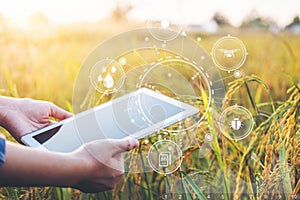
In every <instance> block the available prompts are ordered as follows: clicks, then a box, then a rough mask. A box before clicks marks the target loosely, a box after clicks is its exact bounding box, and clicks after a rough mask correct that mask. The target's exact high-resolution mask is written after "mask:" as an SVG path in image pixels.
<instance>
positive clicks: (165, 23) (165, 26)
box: [160, 19, 170, 29]
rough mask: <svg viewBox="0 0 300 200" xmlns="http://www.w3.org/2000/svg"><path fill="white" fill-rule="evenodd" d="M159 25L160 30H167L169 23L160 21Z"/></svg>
mask: <svg viewBox="0 0 300 200" xmlns="http://www.w3.org/2000/svg"><path fill="white" fill-rule="evenodd" d="M160 25H161V27H162V28H164V29H167V28H169V26H170V22H169V21H168V20H166V19H165V20H162V21H161V24H160Z"/></svg>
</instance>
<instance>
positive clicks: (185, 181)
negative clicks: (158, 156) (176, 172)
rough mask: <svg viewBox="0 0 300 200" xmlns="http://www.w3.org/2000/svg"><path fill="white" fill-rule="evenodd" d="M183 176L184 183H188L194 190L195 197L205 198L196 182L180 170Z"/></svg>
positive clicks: (203, 199)
mask: <svg viewBox="0 0 300 200" xmlns="http://www.w3.org/2000/svg"><path fill="white" fill-rule="evenodd" d="M180 173H181V174H182V175H183V177H184V178H185V179H184V183H185V184H188V185H189V186H190V187H191V188H192V190H193V191H194V192H195V194H196V195H197V197H198V198H199V199H200V200H206V197H205V195H204V194H203V193H202V192H201V190H200V189H199V187H198V186H197V185H196V183H195V182H194V181H193V180H192V179H191V178H190V177H189V176H188V175H187V174H186V173H184V172H180Z"/></svg>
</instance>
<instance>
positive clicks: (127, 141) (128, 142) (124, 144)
mask: <svg viewBox="0 0 300 200" xmlns="http://www.w3.org/2000/svg"><path fill="white" fill-rule="evenodd" d="M112 143H113V146H115V147H116V149H115V152H114V153H113V157H114V156H115V155H117V154H120V153H122V152H126V151H130V150H131V149H134V148H136V147H138V146H139V141H138V140H137V139H135V138H133V137H126V138H123V139H119V140H112Z"/></svg>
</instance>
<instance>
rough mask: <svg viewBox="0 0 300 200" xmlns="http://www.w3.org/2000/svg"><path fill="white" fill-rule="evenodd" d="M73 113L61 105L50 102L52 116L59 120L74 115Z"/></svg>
mask: <svg viewBox="0 0 300 200" xmlns="http://www.w3.org/2000/svg"><path fill="white" fill-rule="evenodd" d="M72 116H73V115H72V114H71V113H69V112H67V111H65V110H63V109H61V108H60V107H58V106H56V105H55V104H52V103H51V104H50V117H54V118H55V119H58V120H63V119H66V118H69V117H72Z"/></svg>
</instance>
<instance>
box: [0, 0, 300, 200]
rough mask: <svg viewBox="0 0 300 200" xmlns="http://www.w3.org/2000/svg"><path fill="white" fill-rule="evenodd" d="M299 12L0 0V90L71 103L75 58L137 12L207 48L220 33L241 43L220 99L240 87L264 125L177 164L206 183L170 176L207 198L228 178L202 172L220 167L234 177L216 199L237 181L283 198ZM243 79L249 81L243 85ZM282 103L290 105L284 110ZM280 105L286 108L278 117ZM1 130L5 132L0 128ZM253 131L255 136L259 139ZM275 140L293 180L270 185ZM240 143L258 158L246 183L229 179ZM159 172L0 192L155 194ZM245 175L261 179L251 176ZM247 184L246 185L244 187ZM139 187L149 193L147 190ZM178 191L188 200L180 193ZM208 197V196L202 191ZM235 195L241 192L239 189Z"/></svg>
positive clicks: (293, 166)
mask: <svg viewBox="0 0 300 200" xmlns="http://www.w3.org/2000/svg"><path fill="white" fill-rule="evenodd" d="M299 17H300V1H298V0H286V1H271V0H265V1H258V0H255V1H250V0H249V1H238V0H228V1H222V0H216V1H199V0H198V1H197V0H187V1H183V0H182V1H177V0H176V1H174V0H162V1H159V0H152V1H150V0H140V1H138V0H127V1H121V0H101V1H96V0H85V1H71V0H66V1H56V0H53V1H33V0H28V1H17V0H11V1H6V0H0V95H6V96H13V97H30V98H34V99H42V100H47V101H52V102H54V103H56V104H57V105H59V106H60V107H63V108H64V109H67V110H69V111H72V94H73V84H74V82H75V80H76V76H77V73H78V71H79V70H80V67H81V64H82V63H83V62H84V60H85V59H86V58H87V57H88V55H89V53H90V52H91V51H92V50H93V49H94V48H95V47H97V46H98V45H99V44H100V43H101V42H103V41H105V40H107V39H109V38H111V37H112V36H114V35H116V34H120V33H122V32H125V31H130V30H133V29H136V28H144V27H147V26H146V21H147V19H158V20H159V19H165V18H167V19H168V20H170V21H171V22H172V23H181V24H182V25H183V31H184V32H185V33H186V34H187V36H188V37H191V38H192V39H195V40H196V41H198V42H199V45H201V46H203V48H205V49H206V50H207V51H208V52H210V51H211V49H212V47H213V44H214V43H215V42H216V40H218V39H219V38H221V37H223V36H226V35H228V34H230V35H233V36H235V37H238V38H239V39H240V40H242V41H243V42H244V44H245V46H246V48H247V52H248V57H247V61H246V62H245V64H244V65H243V67H242V71H243V73H244V74H245V75H246V76H245V77H244V78H243V79H242V80H234V79H233V80H229V81H228V85H226V87H227V90H228V92H229V93H228V95H227V97H228V98H229V99H230V98H236V97H237V96H241V95H243V96H245V98H244V101H246V102H247V103H245V104H248V105H250V106H252V107H253V108H252V109H251V111H253V112H254V113H255V111H259V112H257V113H256V114H259V113H263V114H260V115H261V116H262V117H261V118H260V121H261V123H263V122H267V123H266V124H267V125H265V126H264V127H269V128H265V129H264V127H259V123H258V124H257V127H256V128H257V129H256V130H254V134H253V136H252V137H251V138H250V139H249V140H247V141H248V142H250V141H251V140H252V141H256V142H257V143H255V144H253V146H251V147H252V149H249V148H247V143H246V142H244V143H238V144H236V143H232V141H227V140H226V139H224V138H223V137H221V136H220V138H219V139H217V140H216V141H215V142H216V143H215V144H218V145H219V146H220V147H221V149H219V153H220V156H221V157H222V156H223V157H222V159H223V161H222V159H219V158H221V157H218V148H217V147H214V148H212V152H211V153H210V155H209V156H208V157H206V158H205V159H204V160H201V162H202V163H206V164H205V165H204V166H205V167H202V168H201V170H198V171H193V170H187V169H188V168H190V167H191V166H193V167H195V168H197V167H198V169H199V164H195V163H190V166H187V167H186V168H187V169H186V170H183V171H184V172H183V173H187V174H189V173H192V174H193V175H194V174H195V173H198V174H201V176H202V179H203V180H207V182H209V184H208V185H209V186H207V185H206V186H203V184H202V183H203V182H199V184H196V183H197V181H196V180H195V179H193V177H194V176H190V177H191V178H187V177H186V176H185V175H186V174H179V175H177V176H178V177H180V176H181V177H184V178H185V183H187V186H186V188H187V190H185V191H186V192H185V193H190V194H191V197H192V198H193V197H195V198H196V199H197V198H200V197H201V198H203V199H204V198H208V196H209V195H210V194H214V191H217V190H218V187H217V186H216V185H218V184H221V185H224V183H226V181H228V180H223V181H222V180H221V179H220V180H216V179H213V178H212V177H214V176H215V177H219V176H220V177H222V176H223V175H224V174H222V173H225V174H227V175H228V177H231V175H232V174H235V175H234V178H233V179H234V181H232V182H234V183H232V184H231V186H228V188H230V191H231V192H228V194H225V193H224V195H225V196H224V198H230V199H231V198H233V197H234V196H235V195H236V198H237V197H238V195H239V194H237V193H238V192H237V191H242V190H243V191H244V192H245V194H251V195H252V197H253V198H261V199H263V198H264V195H266V194H267V196H265V197H266V198H270V199H271V198H278V199H279V195H280V197H281V198H283V199H289V198H291V197H292V195H297V194H299V189H300V182H299V173H300V171H299V167H300V164H299V162H300V155H299V154H300V152H299V149H300V148H299V145H300V142H299V138H300V133H299V126H300V125H299V93H300V92H299V87H300V86H299V79H300V78H299V77H300V56H299V55H300V18H299ZM199 38H200V39H199ZM222 73H224V72H222ZM226 73H227V72H225V76H226ZM229 82H231V84H229ZM245 82H247V83H248V82H249V84H248V85H247V84H246V85H245V84H244V83H245ZM226 84H227V83H226ZM236 88H239V89H236ZM237 90H239V91H237ZM236 91H237V92H236ZM288 91H289V93H288ZM270 97H271V98H270ZM272 105H273V107H272ZM292 108H293V109H294V110H291V109H292ZM280 109H281V110H280ZM284 113H289V115H287V116H285V115H284ZM280 115H281V116H282V117H280ZM272 116H273V117H272ZM280 120H282V121H280ZM275 121H277V122H278V123H279V124H276V122H275ZM286 126H287V128H285V127H286ZM276 127H277V128H276ZM278 127H281V128H280V129H278ZM272 128H273V129H272ZM285 129H287V130H286V132H287V133H288V135H285V136H282V135H284V134H282V132H283V133H285V132H284V131H285ZM1 132H3V133H5V134H6V135H8V134H7V133H6V132H5V130H1ZM269 133H272V134H273V135H276V134H278V137H277V136H274V137H275V138H273V136H271V134H269ZM199 134H200V133H199ZM8 138H9V139H11V140H13V139H12V138H10V137H8ZM268 138H269V140H268ZM258 140H261V141H265V142H263V143H259V142H258ZM150 141H151V140H150ZM203 141H204V140H203V137H199V144H197V145H198V146H197V145H195V146H194V147H195V148H194V147H191V148H190V149H188V150H187V151H186V153H187V155H190V156H191V158H194V157H193V152H194V149H197V148H198V147H199V146H201V145H202V144H203ZM278 141H280V142H282V143H284V147H285V148H284V149H285V150H284V151H283V150H281V154H282V155H283V154H284V155H288V154H289V155H290V156H286V157H284V158H283V157H282V156H281V159H283V160H284V162H283V163H285V164H288V165H289V172H288V173H290V174H291V176H290V177H291V179H293V180H289V181H288V182H289V184H282V183H280V184H279V183H278V185H277V186H276V183H274V182H276V181H277V179H276V178H274V177H278V176H276V175H278V174H276V173H275V172H276V169H277V168H276V167H277V165H276V163H278V162H279V161H278V160H280V159H279V153H278V152H279V151H280V149H282V148H283V147H282V146H280V147H278V146H277V145H278V144H276V142H278ZM143 142H145V141H142V143H141V144H142V145H143V144H144V143H143ZM148 142H149V141H148ZM228 143H229V144H228ZM147 144H148V143H147ZM147 144H146V146H147ZM225 144H226V145H225ZM254 147H255V148H256V150H254ZM227 148H228V149H231V156H232V157H231V158H230V159H229V160H231V161H228V160H227V159H226V158H225V155H226V153H224V149H227ZM235 148H236V149H235ZM237 149H238V150H237ZM222 150H223V151H222ZM277 150H278V151H277ZM249 151H250V152H253V151H256V153H257V155H258V156H260V157H258V160H260V161H261V162H262V163H263V166H264V168H262V169H258V168H257V166H256V165H257V164H254V165H255V166H256V167H253V168H251V167H250V168H247V169H248V172H249V177H248V178H246V180H248V179H249V180H248V181H245V182H249V183H252V185H251V186H249V185H247V184H244V185H243V184H238V182H239V180H240V179H241V177H242V175H241V174H240V173H238V172H241V170H242V171H243V170H244V169H245V166H244V164H243V163H245V162H246V161H245V159H246V158H249V157H247V156H249ZM226 152H228V151H226ZM247 153H248V154H247ZM196 157H197V156H196ZM268 157H269V159H268ZM197 159H198V158H197ZM191 160H192V159H191ZM270 160H272V161H270ZM277 161H278V162H277ZM281 161H282V160H281ZM212 163H217V164H216V165H219V167H220V169H221V168H222V167H223V168H224V167H225V168H226V167H227V171H226V169H225V170H224V171H222V170H221V171H219V170H216V169H212V168H210V167H212ZM279 163H280V162H279ZM281 164H282V163H281ZM252 169H253V171H251V170H252ZM254 169H255V170H254ZM266 169H272V171H273V170H274V174H273V176H272V174H271V175H268V174H267V173H266ZM249 170H250V171H249ZM233 172H236V173H233ZM248 172H247V173H248ZM278 173H280V170H279V172H278ZM281 173H282V171H281ZM285 173H286V171H285ZM255 174H256V175H257V174H259V176H255ZM257 177H258V178H257ZM270 177H271V178H270ZM0 178H1V177H0ZM238 178H240V179H238ZM161 179H163V177H159V176H158V175H155V173H152V174H151V173H150V174H148V176H147V175H143V174H140V175H137V174H136V175H134V176H126V178H125V179H124V180H123V181H122V183H120V186H119V187H118V188H117V189H116V190H114V191H112V192H107V193H101V194H95V195H90V194H82V193H80V192H79V191H77V190H73V189H70V188H68V189H61V188H51V187H50V188H49V187H47V188H0V198H3V199H18V198H21V199H105V198H106V199H128V198H132V199H158V198H160V196H161V194H163V191H164V190H165V188H164V187H165V186H163V185H155V184H157V180H161ZM229 179H230V178H229ZM150 180H152V181H150ZM254 180H258V182H263V183H264V184H265V185H264V184H261V185H260V184H253V182H255V181H254ZM272 180H273V181H272ZM274 180H275V181H274ZM268 181H269V182H268ZM176 183H177V182H176ZM183 185H184V184H183ZM211 185H213V186H211ZM245 185H246V186H245ZM253 185H256V186H255V187H265V189H263V188H259V189H257V190H255V191H260V193H259V194H258V195H257V193H258V192H257V193H256V192H253V191H254V189H253V188H254V186H253ZM150 186H151V187H150ZM196 186H197V187H196ZM195 187H196V188H195ZM226 187H227V186H225V188H226ZM124 188H125V189H124ZM128 188H131V189H128ZM147 188H148V190H147ZM149 188H151V189H149ZM197 188H198V189H197ZM249 188H252V193H251V189H249ZM219 189H220V188H219ZM267 189H268V190H269V191H271V189H272V190H274V191H275V190H278V191H279V192H274V193H271V194H269V193H266V191H265V190H267ZM149 190H151V192H148V191H149ZM221 190H224V188H221ZM120 191H126V192H127V193H129V192H130V194H132V196H130V195H125V194H124V193H123V194H122V192H120ZM286 191H288V192H286ZM126 192H125V193H126ZM202 193H203V197H202ZM285 194H286V195H285ZM122 195H123V196H122ZM172 198H173V197H172ZM176 198H177V197H174V198H173V199H176ZM184 198H187V199H189V196H188V195H187V197H184ZM201 198H200V199H201ZM209 198H213V197H212V195H210V196H209ZM244 198H245V199H247V198H248V196H247V197H244ZM249 198H250V197H249ZM215 199H218V198H217V197H215ZM298 199H300V197H299V196H298Z"/></svg>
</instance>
